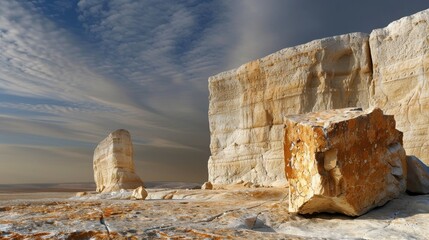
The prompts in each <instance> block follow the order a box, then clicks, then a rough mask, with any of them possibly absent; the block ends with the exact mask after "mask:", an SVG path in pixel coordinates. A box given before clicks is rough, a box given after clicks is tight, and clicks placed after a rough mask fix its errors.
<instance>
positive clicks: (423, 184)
mask: <svg viewBox="0 0 429 240" xmlns="http://www.w3.org/2000/svg"><path fill="white" fill-rule="evenodd" d="M407 173H408V174H407V190H408V191H410V192H412V193H418V194H429V167H428V166H426V165H425V164H424V163H422V162H421V161H420V160H419V159H418V158H416V157H415V156H407Z"/></svg>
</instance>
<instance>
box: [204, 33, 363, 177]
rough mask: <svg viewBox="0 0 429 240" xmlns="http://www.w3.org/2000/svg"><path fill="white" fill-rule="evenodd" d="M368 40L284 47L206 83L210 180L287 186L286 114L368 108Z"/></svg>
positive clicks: (346, 37)
mask: <svg viewBox="0 0 429 240" xmlns="http://www.w3.org/2000/svg"><path fill="white" fill-rule="evenodd" d="M370 80H371V60H370V53H369V45H368V36H367V35H366V34H362V33H353V34H347V35H342V36H335V37H331V38H326V39H321V40H316V41H313V42H310V43H307V44H304V45H300V46H297V47H293V48H286V49H283V50H281V51H279V52H276V53H274V54H271V55H269V56H267V57H264V58H262V59H259V60H256V61H253V62H250V63H247V64H244V65H242V66H241V67H239V68H238V69H235V70H232V71H228V72H224V73H220V74H218V75H216V76H213V77H210V78H209V90H210V104H209V124H210V133H211V143H210V149H211V153H212V155H211V157H210V159H209V163H208V168H209V181H211V182H213V183H215V184H228V183H235V182H238V181H240V180H243V181H250V182H253V183H257V184H263V185H278V184H284V183H286V180H285V175H284V159H283V142H282V141H283V136H284V134H283V116H284V115H288V114H298V113H306V112H311V111H317V110H325V109H332V108H344V107H352V106H353V107H354V106H361V107H368V95H369V92H368V85H369V81H370Z"/></svg>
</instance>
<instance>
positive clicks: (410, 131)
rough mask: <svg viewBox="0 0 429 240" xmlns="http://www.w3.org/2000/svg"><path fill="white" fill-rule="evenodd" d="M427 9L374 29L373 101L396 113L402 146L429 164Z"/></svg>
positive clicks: (428, 42) (389, 112) (371, 38)
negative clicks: (401, 135)
mask: <svg viewBox="0 0 429 240" xmlns="http://www.w3.org/2000/svg"><path fill="white" fill-rule="evenodd" d="M428 33H429V10H426V11H423V12H420V13H417V14H414V15H412V16H409V17H405V18H402V19H400V20H398V21H395V22H392V23H391V24H389V25H388V26H387V27H386V28H383V29H377V30H374V31H373V32H372V33H371V37H370V46H371V56H372V62H373V65H374V66H373V71H374V74H373V75H374V77H373V81H372V89H371V91H372V97H371V100H372V104H373V105H375V106H378V107H381V108H382V109H383V110H385V112H386V113H387V114H392V115H395V119H396V122H397V127H398V129H399V130H401V131H402V132H404V147H405V149H406V151H407V154H409V155H415V156H417V157H418V158H420V159H421V160H422V161H423V162H425V163H426V164H429V83H428V79H429V52H428V49H429V41H428Z"/></svg>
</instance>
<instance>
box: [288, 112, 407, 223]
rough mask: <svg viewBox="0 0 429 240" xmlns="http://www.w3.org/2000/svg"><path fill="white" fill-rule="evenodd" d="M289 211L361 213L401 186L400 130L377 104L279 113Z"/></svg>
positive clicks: (403, 167) (393, 194) (403, 171)
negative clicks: (369, 107)
mask: <svg viewBox="0 0 429 240" xmlns="http://www.w3.org/2000/svg"><path fill="white" fill-rule="evenodd" d="M285 124H286V130H285V146H284V155H285V165H286V169H285V170H286V177H287V179H288V181H289V184H290V187H289V210H290V211H291V212H298V213H303V214H306V213H315V212H339V213H344V214H347V215H350V216H358V215H361V214H364V213H365V212H367V211H368V210H370V209H371V208H374V207H376V206H381V205H383V204H385V203H386V202H387V201H389V200H390V199H392V198H395V197H397V196H398V195H399V194H400V193H401V192H403V191H405V188H406V158H405V151H404V149H403V147H402V133H401V132H399V131H398V130H396V129H395V120H394V118H393V116H387V115H383V112H382V111H381V110H380V109H377V108H376V109H374V110H368V111H361V110H360V109H352V108H349V109H339V110H329V111H324V112H318V113H309V114H303V115H295V116H288V117H286V118H285Z"/></svg>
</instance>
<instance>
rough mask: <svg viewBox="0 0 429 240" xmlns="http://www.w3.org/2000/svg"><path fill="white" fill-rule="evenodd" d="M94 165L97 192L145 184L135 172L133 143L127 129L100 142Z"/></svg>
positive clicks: (114, 133) (113, 133)
mask: <svg viewBox="0 0 429 240" xmlns="http://www.w3.org/2000/svg"><path fill="white" fill-rule="evenodd" d="M93 167H94V180H95V183H96V185H97V192H113V191H118V190H120V189H134V188H137V187H140V186H142V185H143V182H142V180H141V179H140V177H139V176H137V174H136V173H135V172H134V160H133V144H132V142H131V136H130V133H129V132H128V131H127V130H124V129H119V130H116V131H114V132H112V133H110V134H109V136H107V138H106V139H104V140H103V141H101V142H100V143H99V144H98V146H97V148H96V149H95V151H94V159H93Z"/></svg>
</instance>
